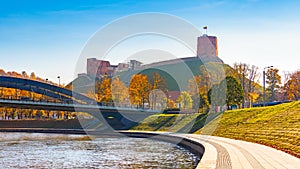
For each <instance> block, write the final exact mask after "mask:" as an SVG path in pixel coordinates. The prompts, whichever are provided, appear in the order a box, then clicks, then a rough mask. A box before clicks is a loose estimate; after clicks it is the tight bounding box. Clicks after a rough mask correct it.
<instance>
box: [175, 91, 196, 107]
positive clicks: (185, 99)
mask: <svg viewBox="0 0 300 169" xmlns="http://www.w3.org/2000/svg"><path fill="white" fill-rule="evenodd" d="M177 102H178V103H179V104H180V107H181V108H183V109H187V108H192V105H193V99H192V97H191V95H190V94H189V93H188V92H186V91H184V92H181V94H180V95H179V97H178V99H177Z"/></svg>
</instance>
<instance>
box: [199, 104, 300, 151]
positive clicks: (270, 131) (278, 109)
mask: <svg viewBox="0 0 300 169" xmlns="http://www.w3.org/2000/svg"><path fill="white" fill-rule="evenodd" d="M215 127H216V128H215ZM211 129H215V131H214V132H213V134H212V135H215V136H221V137H227V138H233V139H238V140H245V141H250V142H256V143H260V144H264V145H267V146H270V147H274V148H276V149H279V150H282V151H285V152H287V153H289V154H292V155H294V156H296V157H300V102H299V101H298V102H292V103H286V104H282V105H277V106H272V107H261V108H251V109H240V110H232V111H226V112H224V113H223V115H222V116H219V117H218V118H216V119H214V120H213V121H211V122H210V123H209V124H208V125H206V126H205V127H204V128H201V129H199V130H198V131H196V132H195V133H202V134H205V133H206V131H211Z"/></svg>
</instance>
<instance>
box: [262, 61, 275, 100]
mask: <svg viewBox="0 0 300 169" xmlns="http://www.w3.org/2000/svg"><path fill="white" fill-rule="evenodd" d="M272 67H273V66H267V67H265V68H264V71H263V84H264V103H263V104H264V106H266V77H265V76H266V69H270V68H272Z"/></svg>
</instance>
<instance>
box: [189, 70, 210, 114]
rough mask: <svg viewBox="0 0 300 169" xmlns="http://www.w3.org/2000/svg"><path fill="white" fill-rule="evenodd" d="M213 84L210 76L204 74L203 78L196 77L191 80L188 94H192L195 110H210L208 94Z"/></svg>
mask: <svg viewBox="0 0 300 169" xmlns="http://www.w3.org/2000/svg"><path fill="white" fill-rule="evenodd" d="M210 86H211V84H210V79H209V75H208V74H206V73H204V74H203V75H202V76H201V75H199V76H195V77H194V78H193V79H190V80H189V83H188V92H189V93H190V94H191V96H192V99H193V101H194V104H193V108H195V109H197V108H208V106H209V102H208V98H207V93H208V91H209V88H210Z"/></svg>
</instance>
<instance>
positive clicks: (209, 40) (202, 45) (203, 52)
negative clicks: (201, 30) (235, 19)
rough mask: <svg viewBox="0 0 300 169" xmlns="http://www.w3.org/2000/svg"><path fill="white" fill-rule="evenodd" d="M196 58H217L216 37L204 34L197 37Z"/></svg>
mask: <svg viewBox="0 0 300 169" xmlns="http://www.w3.org/2000/svg"><path fill="white" fill-rule="evenodd" d="M197 56H198V57H218V39H217V37H216V36H208V35H207V34H204V35H202V36H200V37H198V41H197Z"/></svg>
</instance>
